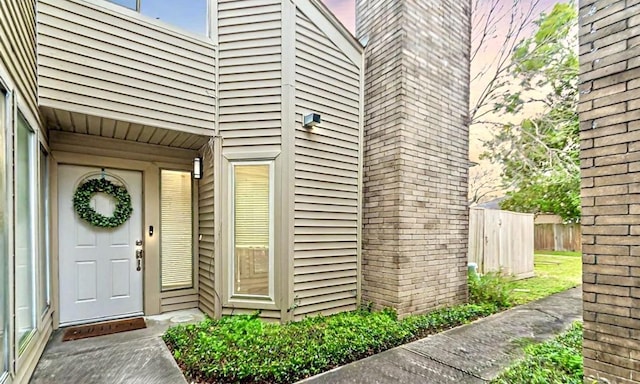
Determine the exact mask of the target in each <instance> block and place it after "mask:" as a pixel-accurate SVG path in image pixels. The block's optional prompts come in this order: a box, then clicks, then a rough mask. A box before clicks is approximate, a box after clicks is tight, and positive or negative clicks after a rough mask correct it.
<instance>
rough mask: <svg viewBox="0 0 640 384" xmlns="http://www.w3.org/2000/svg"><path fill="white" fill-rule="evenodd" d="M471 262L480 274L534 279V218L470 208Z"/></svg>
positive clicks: (515, 213) (527, 215)
mask: <svg viewBox="0 0 640 384" xmlns="http://www.w3.org/2000/svg"><path fill="white" fill-rule="evenodd" d="M469 262H471V263H476V264H477V266H478V272H480V273H488V272H500V273H502V274H503V275H509V276H514V277H515V278H517V279H524V278H527V277H531V276H533V275H534V271H533V215H532V214H528V213H517V212H509V211H500V210H492V209H483V208H471V210H470V212H469Z"/></svg>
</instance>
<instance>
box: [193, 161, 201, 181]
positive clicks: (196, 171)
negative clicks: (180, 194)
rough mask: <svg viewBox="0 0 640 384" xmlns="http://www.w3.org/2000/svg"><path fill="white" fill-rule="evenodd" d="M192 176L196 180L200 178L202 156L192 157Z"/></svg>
mask: <svg viewBox="0 0 640 384" xmlns="http://www.w3.org/2000/svg"><path fill="white" fill-rule="evenodd" d="M193 178H194V179H196V180H200V179H202V158H201V157H194V158H193Z"/></svg>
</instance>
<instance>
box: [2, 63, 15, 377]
mask: <svg viewBox="0 0 640 384" xmlns="http://www.w3.org/2000/svg"><path fill="white" fill-rule="evenodd" d="M3 75H4V73H3V72H2V68H1V67H0V103H3V104H4V114H5V116H4V121H2V122H0V129H2V130H3V131H4V132H3V134H4V138H5V139H4V148H2V149H3V150H4V152H5V164H4V168H5V169H4V171H5V177H6V180H5V191H6V196H4V205H5V209H6V210H5V220H6V222H5V226H4V228H0V231H2V232H3V233H2V235H3V236H5V240H6V244H5V249H4V251H6V256H7V260H6V270H5V271H0V273H2V272H4V273H6V276H5V277H6V279H7V280H6V281H5V286H4V287H0V295H4V305H3V306H0V311H2V312H3V315H4V316H3V317H4V324H2V323H0V327H3V328H4V329H3V331H4V340H2V341H0V354H2V355H3V360H4V361H3V363H4V366H0V383H4V382H6V381H7V380H8V379H9V371H10V370H11V366H10V363H11V361H12V359H13V353H12V352H13V351H12V348H11V346H12V339H13V331H12V324H11V310H10V308H11V295H12V293H13V291H12V288H11V287H13V278H12V275H13V274H12V273H11V271H12V270H13V267H12V264H11V244H12V240H11V236H12V234H11V231H10V230H9V228H11V227H12V225H13V220H12V217H13V205H12V204H13V200H12V198H11V195H12V194H13V188H12V185H13V177H12V175H11V173H10V172H11V170H12V168H13V166H12V165H11V163H12V159H11V155H12V153H13V141H12V139H11V138H12V132H13V129H12V126H13V105H14V104H13V93H12V92H11V90H10V88H9V86H8V84H6V83H5V82H4V76H3Z"/></svg>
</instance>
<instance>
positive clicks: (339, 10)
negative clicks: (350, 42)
mask: <svg viewBox="0 0 640 384" xmlns="http://www.w3.org/2000/svg"><path fill="white" fill-rule="evenodd" d="M322 2H324V3H325V4H326V5H327V7H329V9H330V10H331V11H332V12H333V13H334V14H335V15H336V16H338V19H340V21H341V22H342V24H344V26H345V27H347V28H348V29H349V30H350V31H351V33H355V30H356V2H355V0H322Z"/></svg>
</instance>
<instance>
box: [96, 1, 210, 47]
mask: <svg viewBox="0 0 640 384" xmlns="http://www.w3.org/2000/svg"><path fill="white" fill-rule="evenodd" d="M85 1H89V2H91V3H93V4H96V5H100V6H102V7H105V8H109V9H112V10H114V11H117V12H120V13H124V14H128V15H130V16H134V17H138V18H142V19H144V20H145V21H149V22H151V23H153V24H155V25H158V26H160V27H163V28H169V29H171V30H174V31H178V32H180V33H182V34H187V35H188V36H190V37H195V38H197V39H200V40H202V39H217V36H216V35H217V34H216V30H215V29H216V25H217V17H218V16H217V5H218V2H217V0H205V1H206V2H207V19H206V25H205V27H206V30H205V33H204V34H199V33H196V32H192V31H189V30H187V29H184V28H181V27H180V26H178V25H175V24H172V23H171V22H169V21H164V20H156V19H153V18H152V17H150V16H148V15H145V14H144V13H141V12H140V9H141V3H142V2H143V1H145V0H136V9H132V8H129V7H127V6H124V5H120V4H117V3H114V2H112V1H110V0H85ZM167 1H168V0H167ZM175 3H176V4H179V2H177V1H176V2H175Z"/></svg>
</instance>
